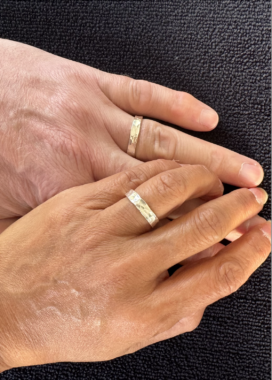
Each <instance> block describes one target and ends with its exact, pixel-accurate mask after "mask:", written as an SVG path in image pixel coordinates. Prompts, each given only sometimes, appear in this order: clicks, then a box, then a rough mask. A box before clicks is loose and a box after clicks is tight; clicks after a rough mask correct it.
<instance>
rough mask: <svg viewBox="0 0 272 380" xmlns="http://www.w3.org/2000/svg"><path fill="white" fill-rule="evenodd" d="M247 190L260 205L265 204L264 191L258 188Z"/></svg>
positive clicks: (266, 195) (266, 198)
mask: <svg viewBox="0 0 272 380" xmlns="http://www.w3.org/2000/svg"><path fill="white" fill-rule="evenodd" d="M248 190H249V191H251V193H252V194H253V195H254V197H255V198H256V201H257V202H258V203H259V204H260V205H264V204H265V203H266V202H267V200H268V194H267V192H266V191H265V190H264V189H260V188H259V187H254V188H253V189H248Z"/></svg>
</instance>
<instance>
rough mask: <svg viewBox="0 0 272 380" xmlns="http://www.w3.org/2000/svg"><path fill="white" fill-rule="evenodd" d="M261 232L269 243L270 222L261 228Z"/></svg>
mask: <svg viewBox="0 0 272 380" xmlns="http://www.w3.org/2000/svg"><path fill="white" fill-rule="evenodd" d="M261 231H262V232H263V234H264V236H265V237H267V239H268V240H269V241H270V242H271V221H270V223H266V224H265V225H264V226H263V227H262V228H261Z"/></svg>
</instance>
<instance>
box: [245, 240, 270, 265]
mask: <svg viewBox="0 0 272 380" xmlns="http://www.w3.org/2000/svg"><path fill="white" fill-rule="evenodd" d="M247 244H248V246H249V250H250V251H253V252H255V254H256V258H259V257H261V258H262V259H263V260H265V259H266V258H267V256H268V255H269V253H270V251H271V244H270V242H269V240H268V239H267V238H266V237H264V238H263V239H258V238H256V236H251V237H250V238H249V240H248V242H247ZM257 260H258V259H257ZM257 260H256V261H257ZM258 261H259V260H258Z"/></svg>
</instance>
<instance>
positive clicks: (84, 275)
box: [0, 160, 271, 369]
mask: <svg viewBox="0 0 272 380" xmlns="http://www.w3.org/2000/svg"><path fill="white" fill-rule="evenodd" d="M200 177H201V178H202V181H199V178H200ZM130 189H136V191H137V192H138V193H139V194H140V196H141V197H142V198H143V199H144V200H145V201H146V202H147V204H148V205H149V206H150V207H151V209H152V210H153V211H154V212H155V214H156V215H157V216H158V218H159V219H160V220H163V219H165V218H166V217H167V216H169V215H170V214H171V213H172V212H173V211H174V210H176V209H178V208H179V207H180V206H181V205H182V204H183V203H184V202H185V201H188V200H190V199H194V198H199V197H213V198H215V199H213V200H211V201H210V202H208V203H205V204H203V205H201V206H199V207H197V208H195V209H194V210H192V211H190V212H189V213H187V214H185V215H183V216H181V217H179V218H177V219H176V220H174V221H172V222H170V223H167V224H166V225H164V226H161V227H159V228H156V229H154V230H151V227H150V225H149V224H148V223H147V221H146V220H145V218H144V217H143V216H142V215H141V214H140V212H139V211H138V210H137V209H136V207H135V206H134V205H133V204H132V203H131V202H129V200H128V199H127V198H125V196H124V195H125V193H127V192H128V191H129V190H130ZM222 190H223V186H222V183H221V181H220V180H219V179H218V177H217V176H216V175H215V174H213V173H212V172H210V171H209V170H208V169H206V168H205V167H204V166H199V165H196V166H183V167H181V166H179V165H178V164H177V163H175V162H173V161H164V160H157V161H154V162H149V163H146V164H143V165H140V166H137V167H135V168H133V169H131V170H128V171H126V172H124V173H120V174H116V175H114V176H112V177H109V178H107V179H104V180H101V181H99V182H96V183H93V184H89V185H84V186H80V187H75V188H72V189H69V190H66V191H64V192H62V193H60V194H59V195H57V196H55V197H53V198H52V199H50V200H49V201H47V202H45V203H44V204H42V205H41V206H39V207H37V208H36V209H34V210H33V211H31V212H30V213H28V214H27V215H26V216H24V217H23V218H21V219H20V220H18V221H17V222H16V223H14V224H13V225H12V226H10V227H9V228H8V229H6V231H5V232H3V233H2V234H1V235H0V309H1V314H0V336H1V341H0V358H1V359H0V362H2V369H5V368H10V367H15V366H25V365H34V364H43V363H50V362H57V361H77V362H78V361H100V360H109V359H112V358H115V357H118V356H121V355H125V354H127V353H131V352H134V351H136V350H138V349H140V348H142V347H144V346H147V345H149V344H152V343H154V342H157V341H160V340H163V339H167V338H169V337H172V336H175V335H177V334H182V333H184V332H186V331H191V330H192V329H194V328H196V327H197V325H198V324H199V323H200V320H201V317H202V315H203V312H204V309H205V308H206V307H207V306H208V305H210V304H211V303H213V302H215V301H217V300H218V299H220V298H222V297H225V296H227V295H229V294H230V293H232V292H234V291H236V290H237V289H238V288H239V287H240V286H241V285H242V284H243V283H244V282H245V281H246V280H247V279H248V277H249V276H250V275H251V274H252V273H253V271H254V270H256V269H257V268H258V266H259V265H261V264H262V263H263V261H264V260H265V259H266V257H267V256H268V254H269V251H270V242H269V236H270V228H271V225H270V223H264V224H262V225H261V226H257V227H255V228H253V229H252V230H251V231H250V232H248V233H246V234H244V235H243V236H242V237H240V238H239V239H237V240H236V241H235V242H233V243H231V244H230V245H228V246H227V247H226V248H224V249H222V250H221V251H220V252H219V253H217V254H216V255H214V256H212V257H206V258H205V259H202V260H198V261H197V262H193V263H188V264H185V265H184V266H183V267H182V268H180V269H179V270H178V271H176V272H175V273H174V275H173V276H171V277H169V275H168V268H170V267H171V266H173V265H175V264H177V263H178V262H181V261H184V260H186V259H187V258H189V257H191V256H192V255H195V254H197V253H198V252H200V251H204V250H206V249H208V248H209V247H211V246H213V245H215V244H217V243H219V242H220V241H221V240H222V239H223V238H224V237H225V236H227V235H228V234H229V233H230V231H232V230H233V229H235V228H236V227H237V226H239V225H241V224H242V223H243V222H244V221H245V220H248V219H249V218H251V217H253V216H254V215H256V214H257V213H258V212H260V210H261V209H262V207H263V204H264V203H265V201H266V199H267V194H266V193H265V192H264V190H262V189H259V188H254V189H250V190H248V189H239V190H236V191H233V192H232V193H230V194H227V195H224V196H221V195H222Z"/></svg>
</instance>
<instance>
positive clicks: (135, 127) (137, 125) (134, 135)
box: [127, 116, 143, 157]
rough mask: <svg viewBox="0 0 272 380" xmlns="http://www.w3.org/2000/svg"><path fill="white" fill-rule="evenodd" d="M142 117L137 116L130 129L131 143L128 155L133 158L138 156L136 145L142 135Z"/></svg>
mask: <svg viewBox="0 0 272 380" xmlns="http://www.w3.org/2000/svg"><path fill="white" fill-rule="evenodd" d="M142 120H143V117H142V116H135V118H134V120H133V122H132V125H131V128H130V136H129V143H128V148H127V154H129V155H130V156H131V157H135V156H136V145H137V141H138V137H139V134H140V129H141V125H142Z"/></svg>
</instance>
